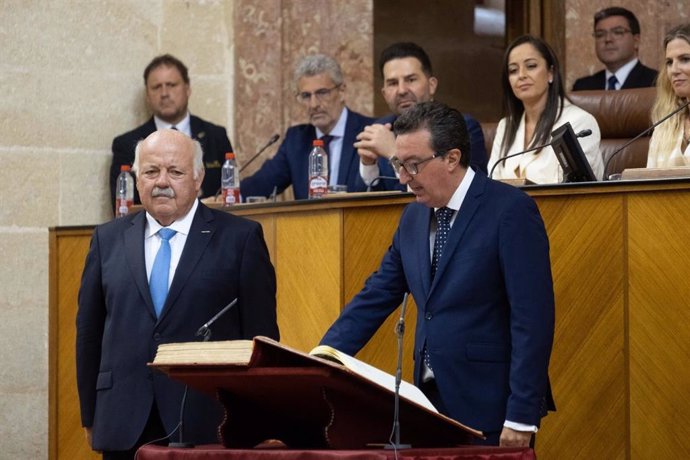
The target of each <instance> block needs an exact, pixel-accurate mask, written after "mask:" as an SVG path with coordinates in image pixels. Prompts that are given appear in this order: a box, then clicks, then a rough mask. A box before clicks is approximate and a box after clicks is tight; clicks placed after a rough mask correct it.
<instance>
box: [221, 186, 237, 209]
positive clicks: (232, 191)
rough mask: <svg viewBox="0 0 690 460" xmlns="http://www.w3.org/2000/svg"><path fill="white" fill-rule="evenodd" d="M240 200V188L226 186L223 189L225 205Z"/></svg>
mask: <svg viewBox="0 0 690 460" xmlns="http://www.w3.org/2000/svg"><path fill="white" fill-rule="evenodd" d="M239 202H240V189H238V188H224V189H223V206H232V205H234V204H238V203H239Z"/></svg>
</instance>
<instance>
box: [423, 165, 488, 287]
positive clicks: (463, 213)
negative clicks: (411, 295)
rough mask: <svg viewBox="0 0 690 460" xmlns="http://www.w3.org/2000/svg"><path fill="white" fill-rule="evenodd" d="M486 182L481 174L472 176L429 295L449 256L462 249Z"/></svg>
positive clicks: (446, 264)
mask: <svg viewBox="0 0 690 460" xmlns="http://www.w3.org/2000/svg"><path fill="white" fill-rule="evenodd" d="M487 180H488V179H487V178H486V176H484V175H483V174H475V175H474V179H473V180H472V184H471V185H470V188H469V190H468V191H467V195H466V196H465V199H464V200H463V202H462V206H461V207H460V210H459V211H458V215H457V216H456V217H455V222H454V223H453V226H452V227H451V229H450V234H449V235H448V241H447V242H446V245H445V247H444V248H443V255H442V256H441V260H439V262H438V267H437V268H436V276H435V277H434V280H433V282H432V283H431V290H430V292H429V294H431V293H432V292H433V290H434V288H435V287H436V285H437V284H438V280H439V279H440V278H441V275H442V274H443V272H444V271H445V269H446V267H447V266H448V261H449V260H450V259H451V257H449V256H450V254H453V253H454V252H455V251H458V250H460V251H461V250H462V248H458V246H459V244H460V241H461V240H462V237H463V235H464V234H465V232H466V231H467V228H468V227H469V225H470V222H471V221H472V218H473V217H474V215H475V213H476V212H477V209H478V208H479V204H480V203H481V196H482V194H483V193H484V188H485V186H486V181H487Z"/></svg>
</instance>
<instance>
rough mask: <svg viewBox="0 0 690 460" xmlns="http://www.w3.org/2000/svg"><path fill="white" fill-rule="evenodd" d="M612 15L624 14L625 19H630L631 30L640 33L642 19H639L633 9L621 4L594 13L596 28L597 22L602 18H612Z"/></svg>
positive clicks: (633, 32)
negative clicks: (623, 6) (622, 6)
mask: <svg viewBox="0 0 690 460" xmlns="http://www.w3.org/2000/svg"><path fill="white" fill-rule="evenodd" d="M611 16H623V17H624V18H625V19H627V20H628V27H630V32H632V34H633V35H639V34H640V21H638V20H637V18H636V17H635V14H633V12H632V11H630V10H628V9H625V8H621V7H620V6H612V7H610V8H604V9H603V10H601V11H598V12H597V13H596V14H595V15H594V28H595V29H596V28H597V24H598V23H599V21H601V20H602V19H606V18H610V17H611Z"/></svg>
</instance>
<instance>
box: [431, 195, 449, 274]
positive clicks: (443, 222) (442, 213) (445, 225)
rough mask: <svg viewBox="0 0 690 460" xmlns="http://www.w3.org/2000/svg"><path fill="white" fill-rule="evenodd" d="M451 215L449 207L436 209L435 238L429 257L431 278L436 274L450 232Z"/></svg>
mask: <svg viewBox="0 0 690 460" xmlns="http://www.w3.org/2000/svg"><path fill="white" fill-rule="evenodd" d="M451 217H453V210H452V209H450V208H446V207H443V208H439V209H438V210H437V211H436V239H435V240H434V254H433V256H432V257H431V278H432V279H433V278H434V276H435V275H436V269H437V268H438V261H439V260H441V255H442V254H443V247H444V246H445V245H446V241H448V234H449V233H450V219H451Z"/></svg>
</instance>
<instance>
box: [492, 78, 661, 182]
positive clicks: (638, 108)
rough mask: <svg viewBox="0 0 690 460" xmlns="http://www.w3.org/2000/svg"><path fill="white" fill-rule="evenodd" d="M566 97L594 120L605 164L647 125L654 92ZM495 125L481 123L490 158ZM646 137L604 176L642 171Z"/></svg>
mask: <svg viewBox="0 0 690 460" xmlns="http://www.w3.org/2000/svg"><path fill="white" fill-rule="evenodd" d="M568 97H569V98H570V100H571V101H572V103H573V104H575V105H577V106H579V107H581V108H582V109H583V110H585V111H587V112H589V113H591V114H592V115H593V116H594V118H596V120H597V123H598V124H599V130H600V131H601V144H600V149H601V154H602V156H603V159H604V164H605V165H606V164H607V162H608V160H609V158H610V157H611V155H612V154H613V153H614V152H615V151H616V150H618V149H619V148H620V147H622V146H623V145H624V144H625V143H626V142H628V141H629V140H630V139H632V138H633V137H635V136H637V135H638V134H640V133H641V132H642V131H644V130H645V129H647V128H649V126H650V125H651V111H652V106H653V105H654V99H655V97H656V89H655V88H633V89H622V90H619V91H605V90H596V91H574V92H572V93H569V94H568ZM497 125H498V123H496V122H482V123H481V126H482V131H483V133H484V143H485V145H486V152H487V155H491V148H492V146H493V141H494V137H495V136H496V128H497ZM649 136H651V133H649V134H648V135H647V136H643V137H641V138H640V139H638V140H636V141H635V142H633V143H632V144H631V145H630V146H629V147H627V148H626V149H625V150H623V151H621V152H620V153H619V154H617V155H616V157H615V158H614V159H613V160H611V163H610V164H609V165H608V169H607V171H606V174H607V175H609V174H613V173H619V172H621V171H623V170H624V169H626V168H644V167H645V166H646V165H647V151H648V150H649Z"/></svg>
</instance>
